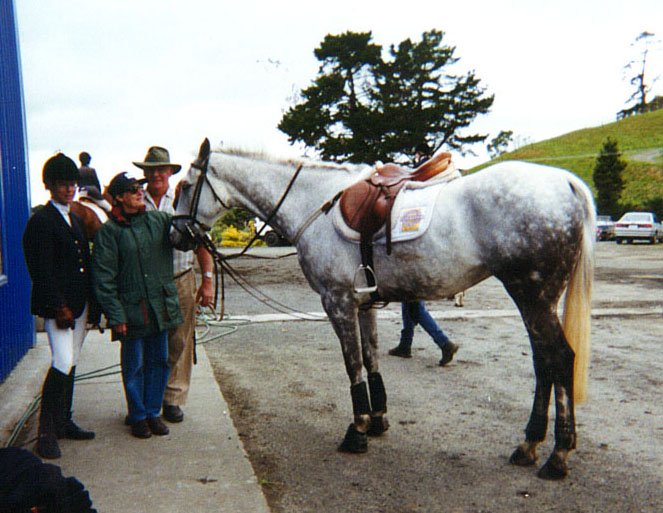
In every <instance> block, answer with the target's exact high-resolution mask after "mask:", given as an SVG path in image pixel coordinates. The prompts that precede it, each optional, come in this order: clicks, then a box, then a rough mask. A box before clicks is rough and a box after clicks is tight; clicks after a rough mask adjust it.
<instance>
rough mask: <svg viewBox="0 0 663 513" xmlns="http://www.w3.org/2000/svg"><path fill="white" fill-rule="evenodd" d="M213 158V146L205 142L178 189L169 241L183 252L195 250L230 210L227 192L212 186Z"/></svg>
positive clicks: (217, 186)
mask: <svg viewBox="0 0 663 513" xmlns="http://www.w3.org/2000/svg"><path fill="white" fill-rule="evenodd" d="M210 154H211V150H210V143H209V140H208V139H205V140H204V141H203V143H202V144H201V145H200V150H199V152H198V156H197V157H196V159H195V160H194V161H193V162H192V163H191V167H190V168H189V171H188V172H187V174H186V175H185V176H184V178H182V181H181V182H180V185H179V187H180V191H179V198H178V200H177V208H176V210H175V215H174V216H173V227H172V228H171V230H170V241H171V243H172V244H173V246H175V247H176V248H177V249H181V250H183V251H189V250H191V249H194V248H195V247H196V246H197V245H198V244H199V242H200V239H201V237H204V234H205V232H207V231H209V229H210V228H211V227H212V225H213V224H214V221H216V219H217V218H218V217H219V216H220V215H221V214H222V212H223V210H224V209H225V208H227V207H225V205H224V201H223V197H224V196H221V195H220V194H221V193H224V194H225V191H222V190H221V189H222V188H223V187H222V186H221V185H220V184H219V185H216V186H213V185H212V182H211V181H210V177H208V176H207V171H208V165H209V159H210ZM215 187H216V189H215Z"/></svg>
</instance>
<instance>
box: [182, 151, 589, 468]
mask: <svg viewBox="0 0 663 513" xmlns="http://www.w3.org/2000/svg"><path fill="white" fill-rule="evenodd" d="M299 164H300V163H293V162H280V161H275V160H270V159H265V158H259V157H256V156H251V155H248V154H233V153H231V152H221V151H214V152H210V146H209V142H208V141H207V140H205V142H204V143H203V145H202V146H201V148H200V153H199V155H198V157H197V159H196V160H195V161H194V162H193V163H192V165H191V168H190V169H189V171H188V173H187V175H186V176H185V177H184V178H183V180H182V191H181V197H180V200H179V206H178V209H177V213H176V214H177V215H181V216H182V217H181V218H177V219H175V220H174V229H173V231H172V239H173V243H174V244H176V245H177V246H178V247H181V248H184V249H190V248H192V247H193V245H194V241H193V237H192V234H194V233H195V231H196V230H197V229H198V228H200V227H202V228H203V230H208V229H209V227H211V226H212V224H213V223H214V221H215V220H216V219H217V218H218V217H219V216H220V215H221V213H222V212H223V211H224V209H226V208H229V207H231V206H240V207H244V208H246V209H248V210H250V211H251V212H252V213H254V214H255V215H257V216H259V217H261V218H262V219H266V218H267V217H268V216H269V215H270V214H271V213H272V211H273V210H274V207H275V205H276V204H277V203H278V201H279V200H280V198H281V196H282V194H283V192H284V190H285V189H286V187H287V186H288V184H289V183H290V180H291V178H292V176H293V173H294V171H295V168H296V167H297V166H298V165H299ZM302 165H303V166H304V167H303V169H302V170H301V172H300V174H299V176H298V177H297V179H296V180H295V181H294V183H293V184H292V188H291V190H290V191H289V192H288V194H287V195H286V197H285V200H284V201H283V203H282V205H281V206H280V208H279V209H278V211H277V212H276V214H275V215H274V217H273V219H272V220H271V221H270V224H271V225H273V226H274V227H275V228H276V229H277V230H278V231H279V232H281V233H282V234H284V235H285V236H286V237H287V238H288V239H289V240H291V241H293V242H294V243H295V245H296V248H297V254H298V257H299V263H300V265H301V267H302V270H303V272H304V275H305V276H306V278H307V279H308V282H309V284H310V285H311V287H312V288H313V290H315V291H316V292H317V293H318V294H320V297H321V299H322V305H323V307H324V309H325V312H326V313H327V315H328V317H329V320H330V321H331V323H332V326H333V327H334V331H335V332H336V335H337V336H338V338H339V340H340V342H341V348H342V351H343V357H344V360H345V366H346V370H347V373H348V376H349V377H350V384H351V387H350V391H351V397H352V404H353V412H354V422H353V423H352V424H350V426H349V428H348V431H347V433H346V437H345V439H344V441H343V443H342V444H341V446H340V447H339V449H340V450H344V451H349V452H364V451H366V449H367V442H366V440H367V439H366V435H369V436H370V435H380V434H382V433H383V432H384V431H386V429H387V428H388V423H387V420H386V418H385V414H386V412H387V402H386V392H385V389H384V385H383V381H382V377H381V376H380V373H379V370H378V354H377V346H378V339H377V328H376V312H375V310H374V309H360V305H361V304H362V303H364V302H366V301H367V300H368V299H369V298H368V294H366V293H357V292H356V291H355V289H354V286H353V280H354V276H355V272H356V270H357V268H358V266H359V264H360V252H359V247H358V244H356V243H352V242H348V241H346V240H345V239H344V238H342V237H341V236H339V234H338V233H337V230H336V229H335V227H334V226H333V224H332V219H331V217H332V216H331V214H328V215H325V214H322V215H318V214H319V213H320V207H321V205H323V204H324V203H325V202H327V201H328V200H330V199H331V198H333V197H334V196H335V195H336V193H337V192H338V191H341V190H343V189H345V188H346V187H347V186H348V185H350V184H352V183H354V182H355V181H357V180H358V179H360V176H361V175H362V171H366V170H368V169H370V168H369V167H368V166H342V165H336V164H330V163H320V162H319V163H303V164H302ZM363 174H364V175H365V172H364V173H363ZM194 218H195V220H194ZM595 218H596V215H595V209H594V205H593V201H592V196H591V193H590V191H589V190H588V188H587V186H586V185H585V184H584V183H583V182H582V181H581V180H580V179H578V178H577V177H576V176H574V175H572V174H571V173H568V172H567V171H564V170H561V169H557V168H552V167H546V166H540V165H536V164H530V163H523V162H504V163H500V164H496V165H494V166H490V167H488V168H486V169H484V170H482V171H480V172H477V173H474V174H471V175H468V176H465V177H463V178H460V179H457V180H454V181H451V182H449V183H448V184H446V185H444V186H443V190H442V191H441V192H440V194H439V196H438V199H437V203H436V206H435V216H434V218H433V220H432V222H431V224H430V226H429V228H428V230H427V231H426V232H425V233H424V234H423V235H422V236H421V237H419V238H417V239H415V240H412V241H408V242H395V243H393V244H392V254H391V255H387V254H386V251H385V246H384V245H378V244H376V245H375V247H374V263H375V266H374V267H375V274H376V278H377V284H378V293H379V295H380V297H381V298H383V299H384V300H385V301H397V302H400V301H413V300H436V299H444V298H446V297H449V296H450V295H453V294H455V293H457V292H459V291H462V290H465V289H468V288H470V287H471V286H472V285H475V284H477V283H479V282H480V281H482V280H484V279H486V278H488V277H489V276H495V277H497V278H498V279H499V280H500V281H501V282H502V283H503V284H504V287H505V288H506V290H507V292H508V293H509V295H510V296H511V297H512V298H513V300H514V301H515V303H516V305H517V306H518V308H519V310H520V313H521V315H522V318H523V321H524V323H525V327H526V329H527V332H528V334H529V338H530V342H531V345H532V354H533V360H534V370H535V374H536V391H535V395H534V405H533V408H532V413H531V416H530V419H529V423H528V424H527V428H526V436H525V441H524V442H523V443H522V444H521V445H520V446H519V447H518V448H517V449H516V450H515V451H514V453H513V454H512V456H511V459H510V461H511V462H512V463H515V464H517V465H531V464H534V463H535V461H536V458H537V454H536V449H537V446H538V444H539V443H540V442H542V441H543V440H544V438H545V435H546V430H547V425H548V408H549V403H550V397H551V391H552V388H553V386H554V390H555V406H556V417H555V447H554V450H553V452H552V454H551V456H550V458H549V459H548V461H547V462H546V463H545V464H544V465H543V467H541V469H540V470H539V476H540V477H543V478H547V479H560V478H562V477H564V476H565V475H566V474H567V465H566V458H567V455H568V452H569V451H571V450H572V449H574V448H575V447H576V429H575V413H574V403H575V402H576V401H580V400H583V399H584V395H585V388H586V374H587V360H588V357H589V345H590V338H589V324H590V313H591V312H590V301H591V288H592V282H593V265H594V251H593V250H594V247H593V244H594V233H595V229H594V226H595V222H596V221H595ZM187 230H188V231H187ZM565 290H566V295H565V301H564V315H563V327H562V324H561V323H560V320H559V318H558V315H557V304H558V302H559V300H560V298H561V296H562V293H563V292H564V291H565ZM362 366H363V367H365V369H366V371H367V381H368V387H367V386H366V382H365V381H364V378H363V375H362ZM574 367H575V372H574Z"/></svg>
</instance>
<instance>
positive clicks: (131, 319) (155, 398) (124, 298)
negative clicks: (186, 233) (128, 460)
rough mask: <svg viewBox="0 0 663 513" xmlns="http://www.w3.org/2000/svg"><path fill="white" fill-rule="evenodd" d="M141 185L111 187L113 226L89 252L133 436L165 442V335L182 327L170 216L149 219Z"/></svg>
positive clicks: (128, 181)
mask: <svg viewBox="0 0 663 513" xmlns="http://www.w3.org/2000/svg"><path fill="white" fill-rule="evenodd" d="M143 183H144V180H137V179H135V178H130V177H128V176H127V175H126V173H120V174H118V175H116V176H115V177H114V178H113V180H111V183H110V184H109V186H108V193H109V194H110V195H111V196H112V198H113V210H112V212H111V215H110V219H109V220H108V221H107V222H106V223H105V224H104V225H103V226H102V227H101V228H100V229H99V231H98V232H97V235H96V236H95V239H94V249H93V253H92V282H93V287H94V291H95V294H96V297H97V299H98V301H99V304H100V305H101V308H102V310H103V312H104V314H105V316H106V318H107V320H108V325H109V326H110V327H111V331H112V336H111V338H112V339H113V340H118V339H119V340H120V341H121V344H122V348H121V352H120V362H121V366H122V382H123V384H124V392H125V395H126V399H127V406H128V409H129V415H128V416H127V421H128V423H129V424H130V425H131V433H132V434H133V435H134V436H135V437H137V438H149V437H150V436H151V435H152V434H155V435H167V434H168V432H169V430H168V427H167V426H166V425H165V424H164V423H163V422H162V420H161V417H160V416H159V412H160V410H161V403H162V402H163V396H164V392H165V389H166V383H167V382H168V373H169V369H168V346H167V333H168V330H169V329H171V328H174V327H176V326H178V325H179V324H181V323H182V314H181V311H180V304H179V300H178V296H177V289H176V288H175V283H174V282H173V255H172V247H171V245H170V242H169V239H168V233H169V231H170V215H169V214H166V213H164V212H145V202H144V199H143V186H142V184H143Z"/></svg>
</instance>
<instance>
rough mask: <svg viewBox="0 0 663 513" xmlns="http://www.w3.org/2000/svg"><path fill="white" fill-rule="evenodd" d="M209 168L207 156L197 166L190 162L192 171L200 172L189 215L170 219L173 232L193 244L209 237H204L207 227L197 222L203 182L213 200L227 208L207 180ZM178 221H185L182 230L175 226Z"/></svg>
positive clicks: (195, 163)
mask: <svg viewBox="0 0 663 513" xmlns="http://www.w3.org/2000/svg"><path fill="white" fill-rule="evenodd" d="M208 166H209V155H208V156H207V157H206V158H205V160H204V161H203V163H202V164H198V163H197V162H192V163H191V167H192V168H194V169H198V170H199V171H200V174H199V175H198V180H196V186H195V188H194V190H193V198H192V199H191V205H189V213H188V214H181V215H177V216H173V218H172V227H173V229H174V230H175V231H177V232H179V233H180V235H181V234H186V235H187V236H188V237H190V238H191V240H192V241H193V242H194V243H198V244H200V243H202V242H203V239H206V238H209V236H207V237H205V236H206V235H207V233H206V232H207V230H209V229H210V227H209V226H206V225H204V224H203V223H201V222H200V221H198V219H197V217H198V205H199V204H200V195H201V194H202V190H203V185H204V184H205V182H206V183H207V185H208V186H209V188H210V191H212V195H213V196H214V199H215V200H216V201H218V202H219V203H221V205H222V206H223V207H224V208H226V209H227V208H228V206H227V205H226V204H225V203H224V202H223V200H222V199H221V197H220V196H219V195H218V194H217V192H216V190H215V189H214V187H213V186H212V183H211V182H210V180H209V178H207V168H208ZM179 220H184V221H186V223H185V225H184V229H181V228H179V227H178V226H177V225H176V224H175V221H179Z"/></svg>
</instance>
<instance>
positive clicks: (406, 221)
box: [400, 207, 424, 232]
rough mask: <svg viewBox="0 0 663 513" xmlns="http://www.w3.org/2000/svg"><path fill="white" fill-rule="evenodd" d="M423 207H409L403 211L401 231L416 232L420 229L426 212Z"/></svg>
mask: <svg viewBox="0 0 663 513" xmlns="http://www.w3.org/2000/svg"><path fill="white" fill-rule="evenodd" d="M422 211H423V209H422V208H421V207H415V208H408V209H404V210H403V211H401V218H400V223H401V227H400V228H401V231H402V232H413V231H414V232H416V231H419V226H420V225H421V221H423V219H424V213H423V212H422Z"/></svg>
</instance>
